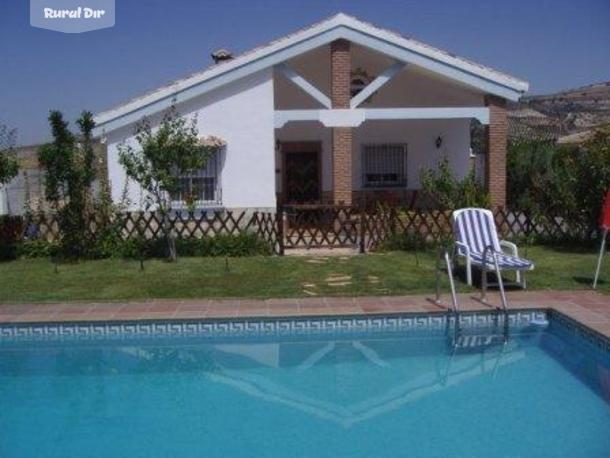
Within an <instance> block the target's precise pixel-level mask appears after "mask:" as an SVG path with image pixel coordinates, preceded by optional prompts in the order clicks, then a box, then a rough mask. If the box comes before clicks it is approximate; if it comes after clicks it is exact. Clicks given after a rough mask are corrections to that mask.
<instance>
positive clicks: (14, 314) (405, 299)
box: [0, 291, 610, 337]
mask: <svg viewBox="0 0 610 458" xmlns="http://www.w3.org/2000/svg"><path fill="white" fill-rule="evenodd" d="M476 297H477V295H476V294H474V293H473V294H461V295H460V296H459V303H460V309H461V310H465V311H475V310H492V309H493V307H492V306H489V305H485V304H482V303H481V302H479V301H478V300H476ZM508 299H509V307H510V308H511V309H519V308H553V309H555V310H558V311H560V312H562V313H564V314H566V315H568V316H570V317H572V318H574V319H575V320H577V321H579V322H581V323H582V324H584V325H586V326H588V327H590V328H592V329H594V330H596V331H598V332H600V333H602V334H604V335H606V336H608V337H610V295H604V294H600V293H597V292H595V291H514V292H510V293H509V294H508ZM443 300H444V302H443V305H437V304H435V303H434V301H433V296H432V295H418V296H385V297H353V298H352V297H336V298H335V297H327V298H301V299H294V298H291V299H267V300H253V299H234V300H232V299H222V300H211V299H188V300H179V299H178V300H149V301H142V302H103V303H62V304H5V305H0V323H11V322H12V323H15V322H18V323H27V322H41V321H55V322H57V321H66V322H68V321H109V320H112V321H121V320H125V321H129V320H145V319H164V320H167V319H206V318H237V317H239V318H246V317H281V316H322V315H366V314H380V313H409V312H413V313H421V312H439V313H442V312H445V311H446V310H447V307H448V304H449V297H448V296H447V295H445V296H444V297H443ZM488 300H489V302H490V303H492V304H496V305H497V304H499V303H500V302H499V297H498V295H497V294H494V293H490V295H489V299H488Z"/></svg>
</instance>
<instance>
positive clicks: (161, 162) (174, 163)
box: [119, 106, 219, 260]
mask: <svg viewBox="0 0 610 458" xmlns="http://www.w3.org/2000/svg"><path fill="white" fill-rule="evenodd" d="M135 139H136V141H137V146H132V145H129V144H122V145H120V146H119V162H120V163H121V165H122V166H123V167H124V168H125V171H126V173H127V176H128V177H129V178H131V179H133V180H134V181H136V182H137V183H139V185H140V186H141V187H142V189H143V190H145V191H146V192H147V194H148V196H149V197H150V199H151V202H150V204H149V208H152V209H153V210H156V211H158V212H159V214H160V216H161V225H162V233H163V236H164V237H165V239H166V240H167V249H168V253H167V254H168V258H169V259H170V260H175V259H176V248H175V240H174V236H173V234H172V233H171V228H170V224H169V214H170V211H171V210H172V196H173V195H175V194H176V193H177V191H178V190H179V176H180V175H184V174H186V173H188V172H190V171H193V170H197V169H201V168H203V167H204V166H205V164H206V162H207V160H208V158H209V157H210V155H211V154H212V153H213V152H214V151H215V150H216V149H217V148H218V146H219V145H214V144H203V143H202V142H201V141H200V138H199V133H198V131H197V122H196V119H195V118H193V119H191V121H190V122H189V121H188V120H187V119H186V118H184V117H182V116H180V115H179V114H178V113H177V111H176V109H175V107H173V106H172V107H171V108H170V109H169V110H168V111H167V112H166V113H165V114H164V116H163V119H162V120H161V123H160V125H159V126H158V128H156V129H153V127H152V125H151V123H150V121H149V120H148V119H147V118H144V119H143V120H142V121H141V122H140V123H138V125H137V126H136V131H135ZM147 209H148V208H147Z"/></svg>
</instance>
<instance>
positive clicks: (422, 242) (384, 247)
mask: <svg viewBox="0 0 610 458" xmlns="http://www.w3.org/2000/svg"><path fill="white" fill-rule="evenodd" d="M432 245H433V244H432V243H429V242H428V241H426V239H425V237H424V236H423V235H422V234H421V233H420V232H418V231H415V230H409V231H406V232H396V233H394V234H392V235H390V236H389V237H388V238H387V239H385V240H384V241H383V242H382V243H381V245H380V246H379V250H380V251H421V250H423V249H426V248H428V247H430V246H432Z"/></svg>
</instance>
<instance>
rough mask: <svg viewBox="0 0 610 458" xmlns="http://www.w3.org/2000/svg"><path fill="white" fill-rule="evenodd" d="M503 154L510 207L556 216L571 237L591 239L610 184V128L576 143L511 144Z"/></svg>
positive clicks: (536, 213)
mask: <svg viewBox="0 0 610 458" xmlns="http://www.w3.org/2000/svg"><path fill="white" fill-rule="evenodd" d="M507 159H508V160H507V163H508V167H507V169H508V187H507V197H508V204H509V206H510V207H512V208H515V209H519V210H524V211H527V212H529V213H530V214H531V215H532V216H534V217H538V218H539V217H548V218H551V217H555V216H559V217H561V219H562V220H563V222H564V223H565V224H566V225H567V226H569V227H570V231H569V232H570V233H571V236H572V237H575V236H577V235H579V236H580V238H581V239H585V240H586V239H588V238H589V236H590V235H591V233H592V231H593V230H594V229H595V228H596V226H597V220H598V217H599V212H600V209H601V205H602V200H603V196H604V193H605V191H606V190H607V189H608V188H609V187H610V128H608V127H606V128H600V129H599V130H598V131H597V132H596V134H595V136H594V137H593V138H592V139H590V140H589V141H587V142H586V143H585V144H583V145H582V146H578V147H574V146H570V147H566V146H557V145H553V144H550V143H543V142H522V143H516V144H511V145H510V146H509V150H508V158H507Z"/></svg>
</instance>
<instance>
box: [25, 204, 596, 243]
mask: <svg viewBox="0 0 610 458" xmlns="http://www.w3.org/2000/svg"><path fill="white" fill-rule="evenodd" d="M494 216H495V219H496V225H497V228H498V231H499V232H500V235H501V237H503V238H508V239H516V238H526V237H530V236H533V237H536V238H538V239H540V238H545V239H547V240H565V239H573V240H574V239H579V240H587V239H589V240H590V239H591V238H592V237H593V236H594V233H593V232H592V230H591V229H590V228H588V227H585V226H583V225H575V224H568V223H567V221H566V220H565V218H562V217H561V216H554V217H550V216H541V215H538V216H532V215H530V214H528V213H526V212H519V211H508V210H496V211H495V212H494ZM162 223H163V222H162V219H161V216H160V215H159V214H158V213H153V212H130V213H122V214H119V215H116V216H113V217H112V218H111V220H110V221H109V220H105V221H104V220H103V219H102V218H100V217H97V216H96V217H92V218H91V220H90V222H89V224H88V230H89V231H90V232H91V234H93V235H95V234H96V233H97V232H98V231H99V230H100V228H102V227H106V228H107V227H108V225H113V227H114V228H115V230H117V231H118V233H119V234H120V237H121V238H122V239H123V240H129V239H133V238H138V237H139V238H146V239H153V238H157V237H161V236H162V234H163V231H162ZM168 225H169V227H170V228H171V230H172V231H173V233H174V234H175V236H176V237H177V238H181V239H191V238H205V237H215V236H218V235H238V234H243V233H254V234H256V235H257V236H259V237H260V238H261V239H263V240H265V241H266V242H267V243H269V245H270V246H271V247H272V249H273V251H274V252H275V253H277V254H283V253H284V250H285V249H294V248H306V249H309V248H324V247H328V248H339V247H352V248H358V249H359V250H360V251H361V252H365V251H370V250H374V249H375V248H377V247H379V245H380V244H381V243H383V242H384V241H386V240H388V238H389V237H394V236H396V235H398V236H400V235H401V234H407V235H416V236H417V237H419V238H420V239H421V240H425V241H427V242H431V243H439V242H441V241H443V240H448V239H450V238H451V237H452V228H451V212H450V211H440V210H414V209H407V208H399V207H391V208H375V209H362V208H357V207H344V206H329V205H324V206H313V205H308V206H301V207H299V206H291V207H285V208H281V209H279V210H278V212H277V213H274V212H248V211H241V212H232V211H210V212H200V213H198V214H194V213H186V212H182V213H178V212H177V213H173V214H171V216H170V217H169V219H168ZM22 227H23V234H22V235H23V237H24V238H26V239H42V240H46V241H49V242H55V241H58V240H59V236H60V234H59V225H58V222H57V217H56V216H55V215H52V214H38V215H32V216H27V217H26V218H25V220H24V224H23V226H22Z"/></svg>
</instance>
